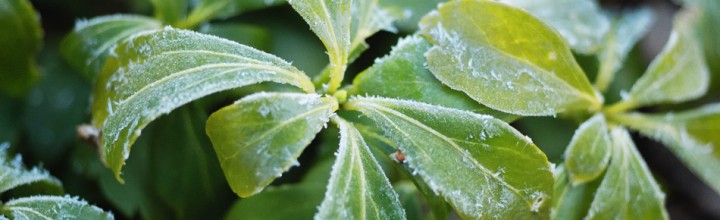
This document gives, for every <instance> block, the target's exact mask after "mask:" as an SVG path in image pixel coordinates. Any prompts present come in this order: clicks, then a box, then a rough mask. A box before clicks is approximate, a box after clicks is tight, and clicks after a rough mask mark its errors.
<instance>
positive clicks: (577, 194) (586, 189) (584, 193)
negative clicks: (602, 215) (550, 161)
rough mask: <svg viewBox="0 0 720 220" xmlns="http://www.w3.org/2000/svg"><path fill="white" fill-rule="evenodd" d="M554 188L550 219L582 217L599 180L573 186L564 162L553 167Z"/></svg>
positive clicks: (585, 213)
mask: <svg viewBox="0 0 720 220" xmlns="http://www.w3.org/2000/svg"><path fill="white" fill-rule="evenodd" d="M553 175H554V176H555V187H554V188H555V190H554V191H553V192H554V195H553V205H552V211H551V214H550V219H582V218H583V217H584V216H585V215H587V212H588V209H589V208H590V203H592V200H593V194H594V193H595V190H597V188H598V186H599V185H600V184H599V183H600V180H601V179H597V180H595V181H592V182H589V183H585V184H579V185H576V186H573V185H572V184H570V179H569V178H568V174H567V169H566V168H565V165H564V164H560V165H559V166H557V167H555V171H554V172H553Z"/></svg>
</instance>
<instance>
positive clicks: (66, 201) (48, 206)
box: [0, 196, 115, 219]
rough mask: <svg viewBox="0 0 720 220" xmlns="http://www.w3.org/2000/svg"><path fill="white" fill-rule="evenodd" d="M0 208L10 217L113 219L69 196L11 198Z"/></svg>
mask: <svg viewBox="0 0 720 220" xmlns="http://www.w3.org/2000/svg"><path fill="white" fill-rule="evenodd" d="M0 210H1V212H2V214H4V215H7V216H9V217H10V218H12V219H115V217H113V215H112V214H111V213H109V212H105V211H103V210H102V209H100V208H98V207H96V206H93V205H90V204H88V203H87V202H85V201H82V200H80V199H79V198H77V197H70V196H64V197H63V196H32V197H25V198H19V199H13V200H10V201H8V202H7V203H5V204H2V207H1V208H0Z"/></svg>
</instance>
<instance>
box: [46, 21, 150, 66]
mask: <svg viewBox="0 0 720 220" xmlns="http://www.w3.org/2000/svg"><path fill="white" fill-rule="evenodd" d="M161 27H162V25H161V24H160V22H158V21H157V20H154V19H152V18H148V17H144V16H136V15H107V16H100V17H96V18H93V19H90V20H79V21H77V22H76V23H75V28H74V29H73V31H72V32H70V33H69V34H68V35H67V36H66V37H65V39H63V41H62V43H61V44H60V51H61V52H62V55H63V57H64V58H65V59H66V60H68V62H69V63H70V64H71V65H72V66H73V67H74V68H76V69H78V70H81V71H82V72H83V73H84V74H85V75H86V76H88V77H90V78H94V77H95V76H97V75H98V74H99V72H100V70H102V66H103V64H104V63H105V60H106V59H107V58H108V55H109V54H110V51H111V50H112V49H114V47H115V46H116V45H118V44H120V43H122V42H123V41H125V40H127V39H129V38H130V37H131V36H132V35H135V34H137V33H138V32H142V31H147V30H153V29H159V28H161Z"/></svg>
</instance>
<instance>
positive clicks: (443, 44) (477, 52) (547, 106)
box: [421, 0, 601, 115]
mask: <svg viewBox="0 0 720 220" xmlns="http://www.w3.org/2000/svg"><path fill="white" fill-rule="evenodd" d="M421 28H422V33H423V34H424V35H425V37H426V38H428V39H429V40H430V43H431V44H433V45H434V46H433V47H432V49H430V51H428V52H427V54H426V57H427V61H428V67H429V69H430V71H432V72H433V74H435V76H436V77H437V78H438V79H439V80H440V81H442V82H443V83H445V84H446V85H448V86H449V87H450V88H453V89H456V90H460V91H463V92H465V93H466V94H468V95H469V96H470V97H471V98H473V99H475V100H476V101H478V102H480V103H481V104H484V105H486V106H488V107H490V108H494V109H497V110H500V111H504V112H508V113H512V114H518V115H554V114H557V113H561V112H566V111H573V110H574V111H584V112H587V111H593V110H597V109H599V107H600V104H601V98H600V97H598V95H597V94H596V92H595V90H594V89H593V88H592V87H591V85H590V82H589V81H588V79H587V78H586V77H585V74H584V73H583V71H582V69H580V66H579V65H578V64H577V62H576V61H575V58H574V57H573V54H572V53H571V52H570V48H569V46H568V45H567V43H566V42H565V41H564V40H563V38H562V36H560V34H559V33H557V31H555V30H554V29H552V28H551V27H549V26H547V25H546V24H544V23H543V22H541V21H539V20H538V19H537V18H535V17H533V16H532V15H530V14H528V13H527V12H525V11H523V10H521V9H517V8H514V7H511V6H508V5H505V4H503V3H498V2H494V1H477V0H458V1H452V2H449V3H444V4H441V5H440V7H439V8H438V11H437V12H433V13H430V14H428V15H427V16H426V17H425V18H423V20H422V22H421Z"/></svg>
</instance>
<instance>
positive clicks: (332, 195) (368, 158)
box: [315, 118, 406, 219]
mask: <svg viewBox="0 0 720 220" xmlns="http://www.w3.org/2000/svg"><path fill="white" fill-rule="evenodd" d="M334 120H335V121H337V123H338V126H339V127H340V148H339V149H338V154H337V155H338V156H337V159H336V160H335V165H333V169H332V172H331V175H330V182H329V183H328V187H327V192H325V199H324V200H323V202H322V204H321V205H320V208H319V212H318V213H317V215H315V219H348V218H350V219H405V218H406V217H405V211H404V210H403V209H402V205H401V204H400V201H399V200H398V195H397V193H395V191H394V190H393V188H392V185H390V181H389V180H388V179H387V177H385V173H384V172H383V170H382V167H380V164H378V162H377V160H376V159H375V157H374V156H373V155H372V153H371V152H370V148H369V147H368V145H367V144H366V143H365V140H364V139H363V137H362V136H361V135H360V132H359V131H358V130H357V129H356V128H355V127H354V126H353V125H352V124H351V123H350V122H347V121H345V120H342V119H340V118H336V119H334Z"/></svg>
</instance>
